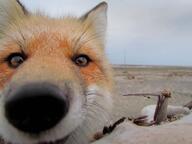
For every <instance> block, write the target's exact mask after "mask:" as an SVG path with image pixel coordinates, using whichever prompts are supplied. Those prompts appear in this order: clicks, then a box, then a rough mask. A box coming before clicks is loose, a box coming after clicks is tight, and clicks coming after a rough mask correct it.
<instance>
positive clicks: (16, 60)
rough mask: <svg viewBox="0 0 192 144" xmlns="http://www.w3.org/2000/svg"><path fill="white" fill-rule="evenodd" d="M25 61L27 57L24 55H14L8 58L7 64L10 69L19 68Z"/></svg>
mask: <svg viewBox="0 0 192 144" xmlns="http://www.w3.org/2000/svg"><path fill="white" fill-rule="evenodd" d="M24 60H25V55H24V54H22V53H12V54H11V55H9V56H8V57H7V62H8V64H9V66H10V67H12V68H17V67H18V66H19V65H21V64H22V63H23V62H24Z"/></svg>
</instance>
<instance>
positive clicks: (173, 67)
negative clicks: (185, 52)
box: [112, 64, 192, 70]
mask: <svg viewBox="0 0 192 144" xmlns="http://www.w3.org/2000/svg"><path fill="white" fill-rule="evenodd" d="M112 67H113V68H128V69H132V68H133V69H135V68H140V69H142V68H143V69H146V68H149V69H150V68H153V69H154V68H156V69H191V70H192V66H167V65H124V64H112Z"/></svg>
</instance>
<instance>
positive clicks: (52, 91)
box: [5, 83, 69, 134]
mask: <svg viewBox="0 0 192 144" xmlns="http://www.w3.org/2000/svg"><path fill="white" fill-rule="evenodd" d="M8 96H9V97H10V99H9V100H7V102H6V103H5V116H6V118H7V120H8V121H9V122H10V123H11V124H12V125H13V126H14V127H15V128H17V129H18V130H21V131H23V132H26V133H30V134H38V133H41V132H43V131H46V130H49V129H51V128H53V127H54V126H56V125H57V124H58V123H59V122H60V121H61V120H62V118H64V116H65V115H66V114H67V112H68V109H69V100H68V98H67V96H66V95H65V94H64V93H63V92H62V91H61V90H60V89H59V88H58V87H56V86H55V85H51V84H48V83H33V84H28V85H24V86H22V87H20V88H19V89H18V90H16V91H15V92H11V93H10V94H9V95H8Z"/></svg>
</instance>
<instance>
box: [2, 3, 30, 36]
mask: <svg viewBox="0 0 192 144" xmlns="http://www.w3.org/2000/svg"><path fill="white" fill-rule="evenodd" d="M26 15H28V11H27V10H26V9H25V7H24V6H23V5H22V4H21V3H20V1H19V0H0V37H1V35H2V34H3V32H4V31H5V29H6V28H7V27H8V26H9V25H11V24H12V23H14V22H16V21H17V20H20V19H22V18H23V17H25V16H26Z"/></svg>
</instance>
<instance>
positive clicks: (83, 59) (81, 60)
mask: <svg viewBox="0 0 192 144" xmlns="http://www.w3.org/2000/svg"><path fill="white" fill-rule="evenodd" d="M73 61H74V63H75V64H76V65H77V66H80V67H85V66H87V65H88V64H89V63H90V62H91V60H90V58H89V57H88V56H87V55H83V54H82V55H78V56H75V57H74V58H73Z"/></svg>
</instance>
